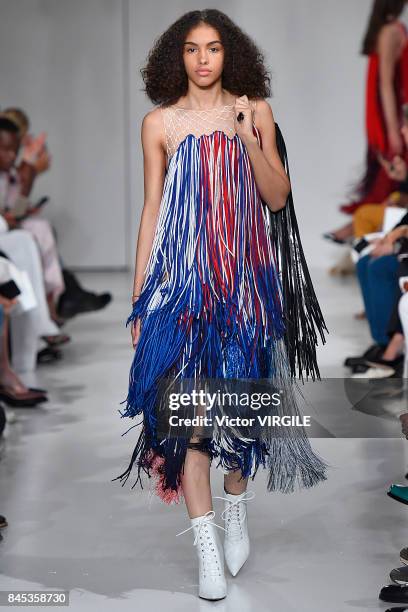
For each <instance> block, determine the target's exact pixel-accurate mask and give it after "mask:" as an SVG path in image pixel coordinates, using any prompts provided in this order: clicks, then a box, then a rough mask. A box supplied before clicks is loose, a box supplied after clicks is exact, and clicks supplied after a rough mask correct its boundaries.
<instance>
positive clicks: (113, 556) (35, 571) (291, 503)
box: [0, 271, 408, 612]
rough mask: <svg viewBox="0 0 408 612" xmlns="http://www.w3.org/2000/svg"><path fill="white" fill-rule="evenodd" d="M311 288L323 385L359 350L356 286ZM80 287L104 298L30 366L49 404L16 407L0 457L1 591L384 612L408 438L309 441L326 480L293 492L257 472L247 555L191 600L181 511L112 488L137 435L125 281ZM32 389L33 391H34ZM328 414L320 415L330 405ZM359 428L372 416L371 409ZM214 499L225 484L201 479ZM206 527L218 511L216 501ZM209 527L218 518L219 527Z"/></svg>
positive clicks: (80, 599)
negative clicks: (323, 334)
mask: <svg viewBox="0 0 408 612" xmlns="http://www.w3.org/2000/svg"><path fill="white" fill-rule="evenodd" d="M313 279H314V283H315V287H316V289H317V293H318V296H319V299H320V301H321V304H322V307H323V310H324V314H325V316H326V319H327V324H328V327H329V329H330V332H331V333H330V336H329V339H328V342H327V344H326V346H324V347H323V348H322V349H321V350H320V351H319V356H320V364H321V370H322V375H323V376H325V377H334V378H342V377H343V376H344V370H343V368H342V366H341V364H342V362H343V360H344V358H345V356H347V355H350V354H358V353H360V352H361V350H362V349H365V348H366V347H367V345H368V344H369V343H370V340H369V335H368V331H367V325H366V323H365V322H364V321H362V322H361V321H357V320H355V319H353V313H355V312H357V311H359V310H361V300H360V296H359V294H358V290H357V286H356V281H355V279H354V278H351V279H346V280H334V279H331V278H330V277H328V276H327V275H326V273H325V272H324V271H315V273H314V274H313ZM81 280H83V282H84V284H85V285H86V286H88V287H90V288H94V289H97V290H107V289H110V290H111V291H112V292H113V294H114V302H113V303H112V304H111V305H110V307H108V308H107V309H105V310H104V311H101V312H99V313H95V314H90V315H82V316H79V317H77V318H76V319H73V320H72V321H71V322H69V323H68V324H67V325H66V328H65V329H66V332H67V333H69V334H71V336H72V343H71V344H70V345H68V346H66V347H65V348H64V360H62V361H60V362H58V363H56V364H55V365H50V366H43V367H42V368H40V369H39V371H38V380H37V381H36V382H37V384H40V385H44V386H46V387H47V388H48V389H49V391H50V402H49V403H47V404H44V405H43V407H41V408H37V409H24V410H21V409H20V410H13V411H12V414H11V412H9V414H10V416H14V420H13V422H10V423H9V424H8V426H7V431H6V439H5V445H4V448H3V456H2V459H1V461H0V514H5V515H6V516H7V518H8V520H9V527H8V528H6V529H3V530H2V533H3V536H4V540H3V541H2V542H1V543H0V572H1V575H0V591H1V590H2V591H5V590H7V591H8V590H34V591H38V590H50V589H66V590H69V591H70V607H71V610H75V611H76V610H87V611H91V610H98V611H100V612H103V611H105V610H106V611H111V610H113V609H115V610H116V609H117V610H123V611H125V610H132V612H134V611H139V610H140V611H142V610H143V611H145V610H151V611H154V612H155V611H156V610H160V609H166V612H173V611H177V612H183V611H185V612H187V611H188V612H192V611H196V610H200V611H202V610H210V609H213V610H217V611H220V610H222V611H231V612H249V611H253V610H256V611H257V612H263V611H271V610H272V611H276V612H323V611H324V612H327V611H330V612H347V611H350V612H360V611H361V612H363V611H369V610H386V609H387V608H389V607H391V605H390V604H389V605H387V604H383V603H381V602H379V600H378V593H379V590H380V588H381V587H382V586H383V585H384V584H387V583H388V582H389V579H388V574H389V572H390V570H391V569H392V568H394V567H398V566H399V565H400V563H399V551H400V549H401V548H402V547H403V546H408V509H407V508H406V507H405V506H403V505H401V504H398V503H397V502H395V501H393V500H391V499H390V498H388V497H387V496H386V490H387V488H388V486H389V484H390V483H391V482H404V474H405V472H406V468H407V465H408V463H407V457H406V445H407V442H406V440H405V439H403V438H401V437H398V425H397V424H396V427H395V432H396V434H395V437H389V438H384V439H381V438H371V439H364V438H357V439H356V438H354V439H351V438H349V439H342V438H319V439H315V440H313V446H314V448H315V449H316V450H317V451H318V452H319V453H320V455H322V456H323V457H324V458H325V459H326V461H328V462H329V464H330V466H331V467H330V470H329V474H328V480H327V481H326V482H325V483H323V484H321V485H319V486H318V487H317V488H314V489H312V490H307V491H301V492H296V493H294V494H291V495H284V494H271V493H268V492H267V491H266V473H265V472H263V471H261V470H260V472H259V473H258V475H257V477H256V479H255V481H254V482H250V486H249V488H250V489H251V490H254V491H255V493H256V498H255V500H254V501H253V502H252V503H251V504H249V505H248V512H249V521H250V532H251V542H252V552H251V557H250V559H249V560H248V561H247V563H246V564H245V566H244V567H243V569H242V570H241V572H240V573H239V575H238V576H237V577H235V578H232V577H231V576H229V577H228V589H229V591H228V597H227V598H226V599H225V600H222V601H220V602H217V603H210V602H206V601H203V600H200V599H199V598H198V597H197V596H196V591H197V582H198V576H197V570H196V561H195V558H196V557H195V554H196V553H195V550H194V548H193V545H192V541H193V537H192V533H191V532H188V533H186V534H184V535H183V536H180V537H178V538H176V537H175V536H176V534H177V533H178V532H180V531H182V530H183V529H186V528H187V527H188V526H189V525H190V523H189V521H188V518H187V515H186V512H185V507H184V505H179V506H171V507H168V506H166V505H165V504H163V503H162V502H161V501H159V500H158V498H157V497H155V496H153V495H152V494H150V492H149V485H148V483H146V488H145V489H144V490H143V491H141V490H140V488H139V487H137V488H134V489H133V490H132V489H131V484H132V483H133V481H134V478H130V479H129V480H128V482H127V484H126V485H125V486H124V487H122V486H121V485H120V483H119V481H116V482H111V479H112V478H114V477H115V476H117V475H118V474H119V473H121V472H122V471H123V470H124V469H125V467H126V466H127V463H128V460H129V456H130V453H131V451H132V449H133V444H134V441H135V439H136V433H135V430H132V431H131V432H129V433H128V434H126V435H124V436H123V437H122V436H121V434H122V433H123V432H124V431H126V430H127V429H128V428H129V427H130V425H131V424H132V423H131V422H130V421H129V419H121V418H120V415H119V413H118V412H117V410H118V409H119V408H120V402H121V401H122V400H124V399H125V396H126V389H127V378H128V371H129V366H130V361H131V353H132V349H131V345H130V335H129V330H126V329H125V326H124V321H125V319H126V317H127V315H128V312H129V311H130V304H129V295H130V293H131V283H132V279H131V276H130V275H129V274H120V273H117V274H113V273H94V274H82V275H81ZM31 382H33V381H31ZM331 409H332V406H331V405H327V410H328V411H329V410H331ZM362 418H365V419H367V422H368V421H369V420H370V419H375V417H371V416H368V415H363V417H362ZM212 478H213V485H214V486H213V490H214V494H215V495H222V474H221V472H220V471H219V470H215V469H214V470H213V472H212ZM215 509H216V511H217V518H218V519H219V510H220V509H221V508H220V506H218V505H216V506H215ZM218 522H220V521H219V520H218Z"/></svg>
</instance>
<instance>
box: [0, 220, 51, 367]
mask: <svg viewBox="0 0 408 612" xmlns="http://www.w3.org/2000/svg"><path fill="white" fill-rule="evenodd" d="M0 250H1V251H3V252H4V253H5V254H6V255H7V256H8V257H9V258H10V259H11V261H12V262H13V263H14V264H15V265H16V266H17V267H18V268H20V270H25V271H26V272H27V274H28V276H29V278H30V281H31V284H32V286H33V289H34V293H35V297H36V299H37V303H38V306H37V308H33V309H32V310H28V311H27V312H23V313H16V314H13V312H11V313H10V328H11V349H12V367H13V369H14V370H15V371H16V372H17V373H18V374H22V373H24V372H32V371H33V370H34V369H35V367H36V363H37V350H38V344H39V337H40V336H52V335H55V334H58V333H59V329H58V326H57V325H56V324H55V323H54V321H52V319H51V318H50V315H49V310H48V304H47V299H46V295H45V286H44V277H43V270H42V264H41V258H40V254H39V251H38V247H37V244H36V242H35V240H34V238H33V237H32V235H31V234H30V233H29V232H28V231H26V230H22V229H16V230H11V231H9V232H5V233H2V234H0Z"/></svg>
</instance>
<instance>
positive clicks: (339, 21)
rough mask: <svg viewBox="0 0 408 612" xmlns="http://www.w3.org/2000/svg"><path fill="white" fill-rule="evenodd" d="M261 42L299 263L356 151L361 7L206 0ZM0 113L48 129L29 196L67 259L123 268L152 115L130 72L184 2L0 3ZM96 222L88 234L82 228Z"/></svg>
mask: <svg viewBox="0 0 408 612" xmlns="http://www.w3.org/2000/svg"><path fill="white" fill-rule="evenodd" d="M210 6H211V7H215V8H219V9H220V10H223V11H224V12H226V13H227V14H228V15H229V16H230V17H231V18H232V19H234V20H235V21H236V22H237V23H238V24H239V25H240V26H241V27H242V28H243V29H245V30H246V31H247V32H248V33H249V34H250V35H251V36H253V37H254V39H255V41H256V42H257V43H258V44H259V45H260V47H261V48H262V49H263V51H264V52H265V55H266V60H267V63H268V65H269V66H270V68H271V69H272V77H273V79H272V87H273V94H274V95H273V98H272V100H271V104H272V108H273V110H274V114H275V119H276V121H277V122H278V123H279V124H280V126H281V129H282V131H283V133H284V136H285V139H286V142H287V146H288V152H289V161H290V165H291V172H292V184H293V191H294V196H295V205H296V209H297V212H298V218H299V222H300V226H301V232H302V236H303V241H304V245H305V249H306V254H307V256H308V259H309V261H310V263H311V265H316V266H327V265H328V263H329V260H330V259H331V258H333V257H334V256H337V255H338V254H339V252H340V251H339V249H338V247H334V246H331V245H328V244H326V243H325V242H324V241H322V239H321V238H320V235H321V233H322V232H323V231H324V230H327V229H330V228H332V227H333V226H335V225H337V224H338V223H339V222H342V221H343V220H344V221H346V220H347V219H348V218H347V217H345V216H344V215H341V214H340V213H339V212H338V211H337V206H338V204H339V203H341V202H342V201H345V199H346V194H347V187H348V186H349V185H350V183H351V182H352V181H353V179H355V178H357V177H358V176H359V170H360V169H361V167H362V162H363V158H364V152H365V141H364V81H365V70H366V60H365V58H363V57H362V56H360V55H359V47H360V44H361V38H362V35H363V31H364V28H365V26H366V21H367V15H368V12H369V8H370V6H371V0H359V1H358V2H355V0H342V1H341V2H339V1H338V0H252V2H251V3H249V2H248V0H229V1H224V2H217V1H213V2H212V3H211V4H210ZM0 8H1V21H0V44H1V47H2V49H4V50H5V51H4V52H3V51H2V52H1V53H0V74H1V77H2V78H1V83H2V86H1V93H0V106H5V105H6V104H20V105H22V106H23V107H26V108H27V110H29V111H30V115H31V116H32V119H33V127H34V129H35V131H39V130H40V129H42V128H43V127H46V128H47V131H48V133H49V142H50V148H51V150H52V152H53V154H54V164H53V170H52V172H50V173H49V175H48V176H47V177H45V178H44V179H42V181H41V183H40V184H39V186H38V190H37V191H38V193H49V194H50V195H52V197H53V204H52V207H51V206H50V209H49V214H50V216H51V217H52V219H53V221H54V222H55V224H56V226H57V229H58V230H59V233H60V245H61V251H62V254H63V256H64V257H65V259H66V261H67V263H69V264H70V265H75V266H81V265H83V266H101V267H106V266H120V265H123V264H124V263H125V262H127V263H129V264H130V265H131V266H133V263H134V249H135V240H136V234H137V229H138V223H139V218H140V213H141V209H142V206H143V171H142V156H141V147H140V123H141V120H142V118H143V116H144V114H145V113H146V112H147V111H148V110H149V109H150V108H151V107H152V106H151V103H150V101H149V100H148V99H147V98H146V96H145V94H144V93H143V91H142V88H143V82H142V79H141V76H140V72H139V71H140V68H141V66H143V64H144V62H145V59H146V56H147V54H148V51H149V49H150V48H151V46H152V43H153V40H154V39H155V38H156V37H157V36H159V35H160V34H161V32H163V31H164V30H165V29H166V28H167V27H168V26H169V25H170V23H172V22H173V21H174V20H175V19H176V18H177V17H179V16H180V15H181V14H182V13H183V12H185V11H188V10H192V9H195V8H205V5H203V4H202V3H199V2H196V1H193V0H190V1H188V0H172V2H168V3H166V2H164V1H163V0H149V2H145V1H144V0H70V1H69V2H63V0H19V2H15V1H13V0H0ZM94 220H95V223H94V224H93V225H94V227H93V228H92V222H93V221H94Z"/></svg>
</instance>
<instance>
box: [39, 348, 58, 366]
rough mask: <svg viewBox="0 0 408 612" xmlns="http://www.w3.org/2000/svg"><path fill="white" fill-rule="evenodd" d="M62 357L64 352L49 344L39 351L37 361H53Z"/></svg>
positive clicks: (40, 362)
mask: <svg viewBox="0 0 408 612" xmlns="http://www.w3.org/2000/svg"><path fill="white" fill-rule="evenodd" d="M59 359H62V352H61V351H60V350H59V349H57V348H55V347H52V346H47V347H46V348H44V349H42V350H41V351H39V352H38V353H37V363H38V364H42V363H52V362H54V361H58V360H59Z"/></svg>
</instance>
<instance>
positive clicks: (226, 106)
mask: <svg viewBox="0 0 408 612" xmlns="http://www.w3.org/2000/svg"><path fill="white" fill-rule="evenodd" d="M232 106H234V104H223V105H222V106H213V107H212V108H185V107H184V106H176V105H175V104H174V105H173V106H172V108H178V109H180V110H184V111H194V112H195V113H200V112H203V113H205V112H208V111H212V110H219V109H220V108H231V107H232Z"/></svg>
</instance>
